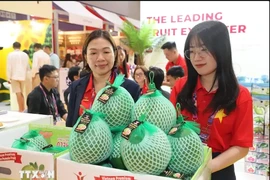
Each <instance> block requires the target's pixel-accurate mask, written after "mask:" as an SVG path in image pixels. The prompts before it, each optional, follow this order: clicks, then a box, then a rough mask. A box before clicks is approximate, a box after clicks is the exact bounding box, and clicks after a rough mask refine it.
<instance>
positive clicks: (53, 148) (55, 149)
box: [42, 146, 68, 154]
mask: <svg viewBox="0 0 270 180" xmlns="http://www.w3.org/2000/svg"><path fill="white" fill-rule="evenodd" d="M67 149H68V148H66V147H59V146H51V147H48V148H44V149H43V151H42V152H47V153H51V154H57V153H60V152H63V151H65V150H67Z"/></svg>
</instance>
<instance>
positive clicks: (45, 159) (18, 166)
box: [0, 124, 71, 180]
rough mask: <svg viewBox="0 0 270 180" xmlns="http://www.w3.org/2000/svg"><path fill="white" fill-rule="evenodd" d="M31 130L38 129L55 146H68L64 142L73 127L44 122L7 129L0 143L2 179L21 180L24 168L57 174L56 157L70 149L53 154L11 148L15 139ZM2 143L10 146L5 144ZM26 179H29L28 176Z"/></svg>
mask: <svg viewBox="0 0 270 180" xmlns="http://www.w3.org/2000/svg"><path fill="white" fill-rule="evenodd" d="M29 130H38V131H39V132H41V134H43V135H45V138H46V140H47V141H48V142H49V143H50V144H52V145H53V146H56V145H64V146H67V145H68V144H65V143H64V142H67V141H68V138H69V134H70V132H71V128H67V127H58V126H53V125H42V124H29V125H28V127H27V128H26V127H25V126H24V127H23V128H13V129H11V130H10V131H7V134H6V135H5V139H4V141H5V142H3V143H2V142H1V143H0V179H1V180H3V179H9V180H21V177H20V171H22V170H33V171H36V170H39V169H42V172H48V171H50V172H54V176H56V172H55V167H56V166H55V159H56V157H58V156H60V155H62V154H65V153H67V152H68V150H65V151H63V152H60V153H58V154H51V153H46V152H35V151H28V150H20V149H15V148H11V146H12V143H13V142H14V140H15V139H19V138H20V137H21V136H22V135H23V134H25V133H27V132H28V131H29ZM59 142H60V143H59ZM2 144H5V145H8V146H3V145H2ZM35 167H36V168H35ZM40 167H42V168H40ZM40 172H41V171H40ZM40 177H41V176H40ZM23 180H24V179H23ZM25 180H29V179H27V178H26V179H25ZM46 180H47V179H46ZM50 180H54V179H50Z"/></svg>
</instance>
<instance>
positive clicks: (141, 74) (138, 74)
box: [135, 73, 143, 77]
mask: <svg viewBox="0 0 270 180" xmlns="http://www.w3.org/2000/svg"><path fill="white" fill-rule="evenodd" d="M135 76H136V77H142V76H143V73H135Z"/></svg>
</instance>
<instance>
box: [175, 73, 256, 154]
mask: <svg viewBox="0 0 270 180" xmlns="http://www.w3.org/2000/svg"><path fill="white" fill-rule="evenodd" d="M186 81H187V77H183V78H181V79H179V80H178V81H177V82H176V83H175V86H174V87H173V89H172V92H171V97H170V100H171V102H172V103H173V104H174V105H175V104H176V102H177V95H178V94H179V92H180V91H181V90H182V88H183V86H184V84H185V83H186ZM239 88H240V91H239V95H238V98H237V100H236V109H235V110H233V111H232V112H231V113H230V114H229V115H226V114H225V113H224V112H223V111H222V110H221V111H220V112H219V113H217V114H216V116H215V118H214V122H213V124H212V126H211V127H210V128H209V129H210V132H211V133H210V136H209V139H208V142H207V144H208V146H209V147H211V148H212V150H213V152H224V151H226V150H227V149H229V148H230V147H232V146H240V147H252V144H253V110H252V98H251V95H250V93H249V91H248V89H247V88H245V87H243V86H241V85H240V86H239ZM195 92H196V95H197V108H198V121H197V122H198V123H199V124H200V126H201V127H202V128H205V127H206V125H207V121H208V118H209V116H210V115H211V112H204V110H205V108H206V107H207V106H208V105H209V103H210V101H211V100H212V99H213V97H214V95H215V91H214V92H211V93H208V92H207V91H206V89H205V88H204V87H203V86H202V84H201V81H200V79H199V78H198V81H197V85H196V88H195ZM182 114H183V116H187V119H188V120H191V119H192V113H190V112H188V111H187V110H186V109H185V110H182Z"/></svg>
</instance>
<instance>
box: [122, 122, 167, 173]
mask: <svg viewBox="0 0 270 180" xmlns="http://www.w3.org/2000/svg"><path fill="white" fill-rule="evenodd" d="M120 152H121V156H122V159H123V162H124V165H125V166H126V168H127V169H128V170H129V171H131V172H135V173H142V174H151V175H159V174H160V173H161V172H162V171H164V170H165V169H166V167H167V165H168V164H169V161H170V159H171V155H172V150H171V144H170V142H169V140H168V137H167V135H166V134H165V133H164V132H163V131H162V130H161V129H160V128H158V127H157V126H155V125H153V124H151V123H149V122H148V121H144V122H143V123H142V124H141V125H139V126H138V127H137V128H136V129H134V130H133V131H132V132H131V135H130V138H129V140H126V139H123V140H122V141H121V145H120Z"/></svg>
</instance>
